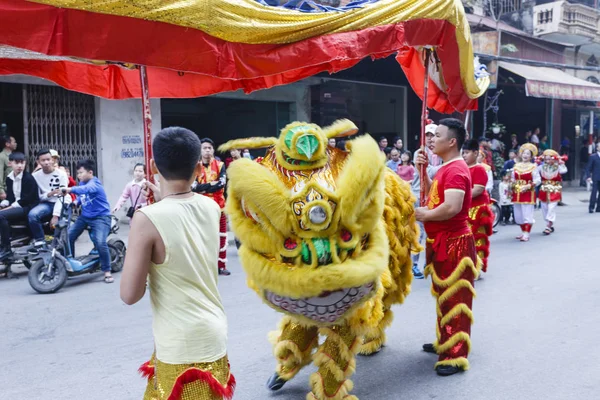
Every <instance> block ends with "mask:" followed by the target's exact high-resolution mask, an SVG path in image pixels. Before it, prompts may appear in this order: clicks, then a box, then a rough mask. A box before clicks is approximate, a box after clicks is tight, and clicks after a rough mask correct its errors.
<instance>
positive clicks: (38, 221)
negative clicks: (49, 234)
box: [28, 201, 54, 242]
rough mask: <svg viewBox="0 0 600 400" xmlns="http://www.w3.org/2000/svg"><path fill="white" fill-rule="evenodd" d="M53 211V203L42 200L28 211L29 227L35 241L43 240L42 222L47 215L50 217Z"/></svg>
mask: <svg viewBox="0 0 600 400" xmlns="http://www.w3.org/2000/svg"><path fill="white" fill-rule="evenodd" d="M53 211H54V203H50V202H47V201H43V202H41V203H40V204H38V205H37V206H35V207H33V208H32V209H31V211H29V216H28V219H29V229H31V233H32V234H33V239H34V240H35V241H36V242H40V241H42V240H44V236H45V235H44V227H43V226H42V222H43V221H44V220H45V219H48V218H49V217H52V212H53Z"/></svg>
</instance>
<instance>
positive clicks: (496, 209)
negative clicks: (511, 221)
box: [490, 198, 502, 228]
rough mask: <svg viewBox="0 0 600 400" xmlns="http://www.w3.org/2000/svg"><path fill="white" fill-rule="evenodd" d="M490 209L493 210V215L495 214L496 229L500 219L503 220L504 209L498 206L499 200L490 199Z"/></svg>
mask: <svg viewBox="0 0 600 400" xmlns="http://www.w3.org/2000/svg"><path fill="white" fill-rule="evenodd" d="M490 208H491V209H492V213H493V214H494V225H493V227H494V228H495V227H496V226H497V225H498V224H499V223H500V219H502V209H501V208H500V206H499V205H498V200H496V199H494V198H490Z"/></svg>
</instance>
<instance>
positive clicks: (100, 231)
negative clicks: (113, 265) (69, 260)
mask: <svg viewBox="0 0 600 400" xmlns="http://www.w3.org/2000/svg"><path fill="white" fill-rule="evenodd" d="M110 223H111V220H110V215H105V216H99V217H95V218H87V217H84V216H83V215H82V216H80V217H79V218H77V220H76V221H75V223H73V225H71V228H70V229H69V239H70V241H71V243H70V244H71V253H72V255H73V256H75V241H76V240H77V238H78V237H79V236H81V234H82V233H83V231H84V230H85V228H86V227H88V226H89V227H90V229H91V230H90V239H92V242H93V243H94V246H95V248H96V250H98V255H99V256H100V266H101V267H102V271H103V272H109V271H110V251H109V250H108V244H107V243H106V239H107V238H108V234H109V232H110Z"/></svg>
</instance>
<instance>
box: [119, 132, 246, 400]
mask: <svg viewBox="0 0 600 400" xmlns="http://www.w3.org/2000/svg"><path fill="white" fill-rule="evenodd" d="M152 146H153V150H154V159H153V160H151V165H150V167H151V173H152V174H158V175H159V176H160V182H161V185H160V191H159V192H155V193H154V194H155V198H157V199H162V200H160V201H158V202H157V203H155V204H152V205H150V206H147V207H144V208H143V209H140V210H138V211H137V212H136V213H135V214H134V217H133V219H132V222H131V230H130V233H129V245H128V249H127V257H126V258H125V266H124V268H123V274H122V277H121V299H122V300H123V301H124V302H125V303H127V304H134V303H137V302H138V301H139V300H140V299H141V298H142V297H143V296H144V293H145V291H146V281H148V285H149V286H150V289H149V290H150V302H151V305H152V315H153V322H152V330H153V333H154V343H155V354H154V355H153V356H152V358H151V359H150V361H148V362H147V363H145V364H144V365H142V367H141V368H140V372H141V373H142V374H143V375H144V376H147V377H148V386H147V388H146V393H145V395H144V399H145V400H162V399H170V400H205V399H206V400H213V399H214V400H222V399H231V397H232V396H233V391H234V388H235V379H234V377H233V375H231V374H230V372H229V363H228V360H227V351H226V343H227V318H226V317H225V311H224V309H223V305H222V303H221V297H220V295H219V291H218V289H217V277H218V269H217V262H218V253H219V217H220V213H221V210H220V209H219V206H218V205H217V203H215V202H214V201H213V200H211V199H209V198H207V197H204V196H199V195H196V194H194V193H192V192H191V189H190V188H191V184H192V182H193V180H194V178H195V177H196V175H197V174H198V171H199V169H200V163H199V159H200V140H199V139H198V137H197V136H196V135H195V134H194V133H193V132H191V131H189V130H187V129H184V128H166V129H163V130H162V131H160V132H159V133H158V135H157V136H156V137H155V138H154V141H153V144H152ZM151 188H152V186H151ZM155 188H156V187H154V189H155ZM153 191H154V190H153Z"/></svg>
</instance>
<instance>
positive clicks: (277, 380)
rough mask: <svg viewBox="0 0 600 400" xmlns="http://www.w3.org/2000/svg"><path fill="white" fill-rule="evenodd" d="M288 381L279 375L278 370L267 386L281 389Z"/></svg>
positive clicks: (271, 388) (274, 389) (273, 389)
mask: <svg viewBox="0 0 600 400" xmlns="http://www.w3.org/2000/svg"><path fill="white" fill-rule="evenodd" d="M286 382H287V381H286V380H285V379H283V378H282V377H280V376H279V374H278V373H277V372H275V373H274V374H273V376H271V377H270V378H269V380H268V381H267V388H268V389H269V390H272V391H276V390H279V389H281V388H282V387H283V385H285V383H286Z"/></svg>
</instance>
